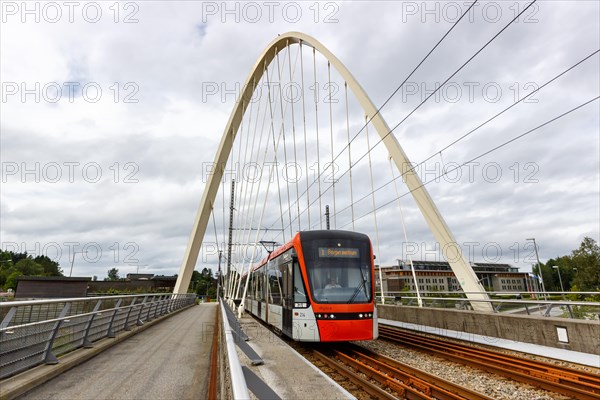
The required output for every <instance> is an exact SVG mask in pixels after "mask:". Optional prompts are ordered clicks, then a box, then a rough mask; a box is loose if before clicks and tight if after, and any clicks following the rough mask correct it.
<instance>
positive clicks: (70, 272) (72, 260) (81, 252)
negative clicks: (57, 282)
mask: <svg viewBox="0 0 600 400" xmlns="http://www.w3.org/2000/svg"><path fill="white" fill-rule="evenodd" d="M77 253H80V254H83V253H85V254H87V250H86V251H74V252H73V258H72V259H71V270H70V271H69V278H70V277H71V274H72V273H73V263H74V262H75V254H77Z"/></svg>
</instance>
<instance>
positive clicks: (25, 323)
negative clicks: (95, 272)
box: [0, 293, 195, 379]
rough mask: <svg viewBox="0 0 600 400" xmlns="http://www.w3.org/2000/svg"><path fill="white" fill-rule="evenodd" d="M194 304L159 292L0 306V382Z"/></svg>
mask: <svg viewBox="0 0 600 400" xmlns="http://www.w3.org/2000/svg"><path fill="white" fill-rule="evenodd" d="M194 302H195V295H193V294H191V295H190V294H172V293H167V294H165V293H158V294H141V295H129V296H101V297H84V298H71V299H51V300H28V301H12V302H4V303H0V318H2V322H1V323H0V379H4V378H8V377H10V376H13V375H15V374H18V373H19V372H23V371H25V370H28V369H31V368H33V367H35V366H38V365H40V364H56V363H58V358H57V357H58V356H60V355H63V354H66V353H68V352H70V351H73V350H75V349H78V348H80V347H85V348H89V347H93V346H94V345H93V343H94V342H95V341H97V340H100V339H102V338H106V337H109V338H114V337H116V335H117V333H118V332H121V331H128V330H131V327H132V326H134V325H138V326H140V325H143V324H144V323H145V322H147V321H150V320H152V319H155V318H156V317H159V316H161V315H165V314H169V313H171V312H173V311H176V310H178V309H181V308H183V307H186V306H188V305H192V304H194Z"/></svg>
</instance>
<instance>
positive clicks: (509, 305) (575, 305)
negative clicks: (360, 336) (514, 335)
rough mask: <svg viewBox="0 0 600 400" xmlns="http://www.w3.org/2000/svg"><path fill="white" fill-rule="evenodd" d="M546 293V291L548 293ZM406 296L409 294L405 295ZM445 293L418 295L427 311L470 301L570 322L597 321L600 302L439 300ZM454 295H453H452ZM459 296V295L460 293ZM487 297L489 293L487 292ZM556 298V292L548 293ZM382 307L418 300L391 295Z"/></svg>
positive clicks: (467, 307)
mask: <svg viewBox="0 0 600 400" xmlns="http://www.w3.org/2000/svg"><path fill="white" fill-rule="evenodd" d="M548 293H550V292H548ZM568 293H569V294H571V295H573V294H575V295H582V296H597V295H598V294H599V293H598V292H577V293H573V292H568ZM407 294H409V295H408V296H407ZM443 294H446V293H441V292H430V293H428V295H425V296H421V301H422V302H423V306H424V307H430V308H455V309H460V310H472V306H471V303H472V302H484V303H490V304H491V305H492V308H493V310H494V312H496V313H500V312H502V313H515V314H516V313H522V314H527V315H533V314H537V315H542V316H545V317H550V316H553V317H567V318H574V319H596V320H597V319H600V302H597V301H572V300H566V299H552V300H544V297H543V296H541V295H539V294H538V296H537V297H538V299H535V298H534V299H524V298H518V297H521V296H523V297H525V296H527V297H529V296H530V294H529V293H517V292H515V293H503V292H499V293H497V294H496V295H498V296H513V297H515V298H514V299H509V298H506V297H505V298H490V299H467V298H466V297H462V296H461V297H440V295H443ZM453 294H454V295H456V293H453ZM461 294H462V293H461ZM488 294H490V293H488ZM552 294H553V295H556V293H552ZM385 299H386V300H385V303H386V304H395V305H407V306H416V305H417V304H418V298H417V297H416V296H414V295H413V294H412V293H407V292H391V293H387V294H386V296H385Z"/></svg>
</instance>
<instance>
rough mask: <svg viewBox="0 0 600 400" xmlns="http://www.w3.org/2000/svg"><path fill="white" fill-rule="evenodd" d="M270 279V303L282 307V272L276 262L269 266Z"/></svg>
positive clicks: (268, 274) (270, 263) (271, 262)
mask: <svg viewBox="0 0 600 400" xmlns="http://www.w3.org/2000/svg"><path fill="white" fill-rule="evenodd" d="M268 267H269V269H268V273H267V276H268V279H269V303H270V304H273V305H276V306H280V305H281V297H282V296H281V271H279V268H277V263H276V262H275V261H270V262H269V264H268Z"/></svg>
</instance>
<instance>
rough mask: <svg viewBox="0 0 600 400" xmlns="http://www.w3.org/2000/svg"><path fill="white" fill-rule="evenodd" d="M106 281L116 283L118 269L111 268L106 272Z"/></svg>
mask: <svg viewBox="0 0 600 400" xmlns="http://www.w3.org/2000/svg"><path fill="white" fill-rule="evenodd" d="M106 280H107V281H118V280H119V269H118V268H111V269H109V270H108V278H107V279H106Z"/></svg>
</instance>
